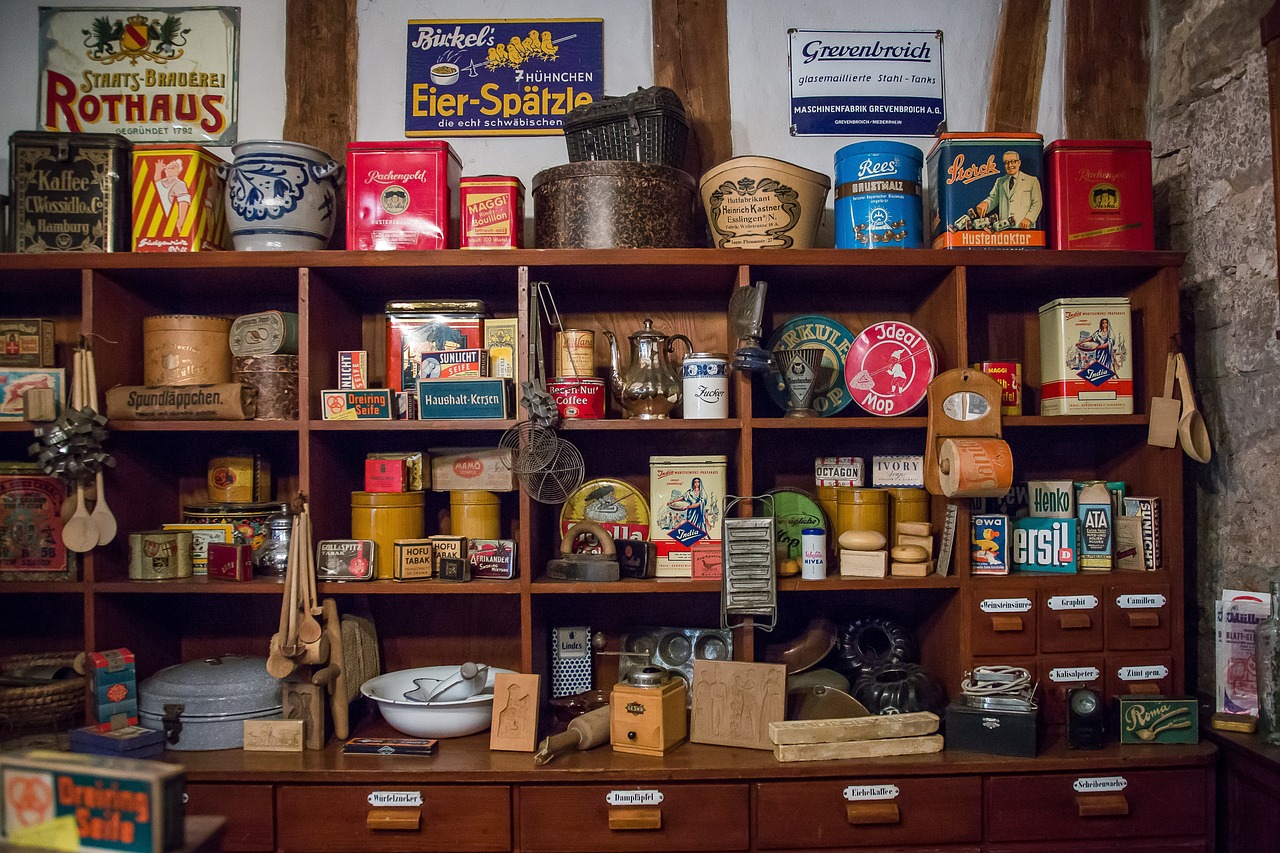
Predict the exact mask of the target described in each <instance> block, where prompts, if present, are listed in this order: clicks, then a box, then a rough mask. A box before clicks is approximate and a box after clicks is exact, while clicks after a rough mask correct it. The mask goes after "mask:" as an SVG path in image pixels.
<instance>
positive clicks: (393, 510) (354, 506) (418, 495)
mask: <svg viewBox="0 0 1280 853" xmlns="http://www.w3.org/2000/svg"><path fill="white" fill-rule="evenodd" d="M426 500H427V498H426V493H425V492H352V493H351V538H352V539H372V540H373V542H374V544H375V545H377V549H376V553H375V555H374V574H373V576H374V578H376V579H377V580H380V581H381V580H388V581H389V580H392V579H394V578H395V575H396V564H395V559H396V548H395V543H396V540H397V539H421V538H423V530H424V526H425V524H426V509H425V507H426ZM490 538H494V537H490Z"/></svg>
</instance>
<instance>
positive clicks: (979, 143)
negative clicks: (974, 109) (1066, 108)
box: [925, 133, 1046, 249]
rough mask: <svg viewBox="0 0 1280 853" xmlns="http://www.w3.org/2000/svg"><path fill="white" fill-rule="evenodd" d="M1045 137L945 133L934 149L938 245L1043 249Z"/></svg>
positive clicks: (932, 199)
mask: <svg viewBox="0 0 1280 853" xmlns="http://www.w3.org/2000/svg"><path fill="white" fill-rule="evenodd" d="M1043 143H1044V139H1043V137H1041V136H1040V134H1038V133H944V134H941V135H940V136H939V137H938V141H937V142H936V143H934V146H933V148H932V150H930V151H929V156H928V159H927V165H926V167H925V168H926V171H927V173H928V175H929V177H928V185H929V190H928V198H929V212H928V216H929V223H928V224H929V226H930V227H929V231H930V233H932V234H933V248H935V249H959V248H1008V249H1043V248H1044V247H1045V244H1046V239H1045V230H1044V221H1045V217H1044V212H1045V211H1044V199H1045V195H1044V188H1043V187H1042V185H1041V180H1042V178H1043V176H1044V165H1043V160H1042V154H1043V152H1042V146H1043Z"/></svg>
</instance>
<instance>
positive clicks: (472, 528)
mask: <svg viewBox="0 0 1280 853" xmlns="http://www.w3.org/2000/svg"><path fill="white" fill-rule="evenodd" d="M449 525H450V529H451V530H452V531H453V535H454V536H465V537H467V538H468V539H501V538H502V522H501V518H500V516H499V512H498V496H497V495H496V494H494V493H493V492H486V491H484V490H482V489H460V490H457V491H453V492H449Z"/></svg>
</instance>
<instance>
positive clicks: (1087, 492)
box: [1076, 483, 1115, 571]
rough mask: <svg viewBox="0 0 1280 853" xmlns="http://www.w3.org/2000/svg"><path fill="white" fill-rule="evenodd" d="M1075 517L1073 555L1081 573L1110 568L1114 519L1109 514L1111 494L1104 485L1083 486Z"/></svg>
mask: <svg viewBox="0 0 1280 853" xmlns="http://www.w3.org/2000/svg"><path fill="white" fill-rule="evenodd" d="M1076 517H1077V518H1078V519H1079V521H1080V528H1079V529H1080V550H1079V553H1078V554H1077V555H1076V556H1077V559H1078V560H1079V563H1080V568H1081V570H1086V569H1095V570H1103V571H1105V570H1107V569H1110V568H1111V566H1112V549H1113V547H1114V543H1113V539H1114V536H1113V531H1114V525H1115V519H1114V518H1113V517H1112V515H1111V495H1110V494H1109V493H1108V492H1107V487H1106V485H1105V484H1104V483H1098V484H1096V485H1092V486H1087V487H1085V488H1084V489H1083V490H1082V491H1081V492H1080V497H1079V499H1078V505H1077V508H1076Z"/></svg>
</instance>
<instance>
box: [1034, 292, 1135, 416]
mask: <svg viewBox="0 0 1280 853" xmlns="http://www.w3.org/2000/svg"><path fill="white" fill-rule="evenodd" d="M1132 345H1133V342H1132V324H1131V321H1130V311H1129V299H1128V297H1120V296H1118V297H1090V298H1087V299H1055V300H1054V301H1053V302H1050V303H1049V304H1048V305H1042V306H1040V414H1042V415H1131V414H1133V356H1132V353H1131V349H1130V348H1131V347H1132Z"/></svg>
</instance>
